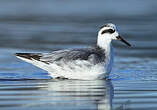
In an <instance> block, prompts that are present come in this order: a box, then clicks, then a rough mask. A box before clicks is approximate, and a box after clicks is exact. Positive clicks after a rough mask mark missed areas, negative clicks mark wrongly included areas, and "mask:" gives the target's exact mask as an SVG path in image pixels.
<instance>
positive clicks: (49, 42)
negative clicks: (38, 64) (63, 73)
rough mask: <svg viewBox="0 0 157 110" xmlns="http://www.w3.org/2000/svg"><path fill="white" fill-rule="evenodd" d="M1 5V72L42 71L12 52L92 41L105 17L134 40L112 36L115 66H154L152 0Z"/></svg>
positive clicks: (8, 1) (12, 0)
mask: <svg viewBox="0 0 157 110" xmlns="http://www.w3.org/2000/svg"><path fill="white" fill-rule="evenodd" d="M0 7H1V9H0V52H1V54H0V73H21V74H22V73H26V72H29V73H38V72H43V71H42V70H39V69H37V68H35V67H33V66H32V65H30V64H27V63H24V62H23V61H20V60H18V59H16V58H15V56H14V55H13V54H14V53H16V52H51V51H53V50H57V49H64V48H79V47H86V46H89V45H95V43H96V38H97V32H98V30H99V27H101V26H102V25H103V24H104V23H108V22H111V23H114V24H116V25H117V27H118V28H119V32H120V34H121V36H123V38H125V39H126V40H127V41H128V42H130V43H131V44H132V47H131V48H129V47H127V46H125V45H124V44H123V43H121V42H119V41H116V42H115V41H114V42H113V45H114V47H115V65H116V66H115V67H114V70H115V71H119V70H122V69H123V70H125V69H126V70H128V69H129V70H132V69H133V68H134V69H138V70H141V69H144V68H145V67H148V68H149V69H150V68H153V67H154V68H153V69H156V62H155V61H156V58H157V51H156V50H157V43H156V41H157V37H156V36H157V31H156V27H157V22H156V20H157V11H156V10H157V1H155V0H149V1H148V0H138V1H137V0H131V1H130V0H125V1H123V0H118V1H114V0H110V1H108V0H92V1H91V0H79V1H77V0H64V1H63V0H0ZM146 63H147V65H150V66H147V65H146ZM114 70H113V71H114ZM29 73H27V74H29ZM3 75H4V74H3Z"/></svg>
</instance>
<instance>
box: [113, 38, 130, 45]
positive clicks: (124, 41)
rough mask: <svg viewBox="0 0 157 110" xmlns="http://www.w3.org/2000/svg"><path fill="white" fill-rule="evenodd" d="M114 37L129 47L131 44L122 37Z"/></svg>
mask: <svg viewBox="0 0 157 110" xmlns="http://www.w3.org/2000/svg"><path fill="white" fill-rule="evenodd" d="M116 38H117V40H120V41H122V42H123V43H125V44H126V45H127V46H129V47H131V44H130V43H128V42H127V41H126V40H124V39H123V38H122V37H120V36H117V37H116Z"/></svg>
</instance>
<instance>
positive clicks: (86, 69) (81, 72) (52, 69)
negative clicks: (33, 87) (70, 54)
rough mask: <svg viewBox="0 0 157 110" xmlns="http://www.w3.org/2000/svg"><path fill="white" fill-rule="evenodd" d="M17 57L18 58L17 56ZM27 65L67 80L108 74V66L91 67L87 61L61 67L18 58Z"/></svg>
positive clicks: (93, 77)
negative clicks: (29, 64)
mask: <svg viewBox="0 0 157 110" xmlns="http://www.w3.org/2000/svg"><path fill="white" fill-rule="evenodd" d="M17 57H18V56H17ZM18 58H19V59H22V60H24V61H26V62H28V63H31V64H33V65H35V66H37V67H39V68H41V69H44V70H46V71H48V73H49V74H50V76H52V77H53V78H56V77H65V78H68V79H83V80H93V79H102V78H105V77H106V76H107V75H108V74H109V73H107V72H108V71H106V70H108V69H107V68H108V66H107V65H106V66H105V64H97V65H91V64H90V62H88V61H81V60H76V61H74V62H68V63H65V62H63V64H61V65H57V64H56V63H53V64H46V63H43V62H40V61H37V60H33V59H32V60H29V59H25V58H22V57H18Z"/></svg>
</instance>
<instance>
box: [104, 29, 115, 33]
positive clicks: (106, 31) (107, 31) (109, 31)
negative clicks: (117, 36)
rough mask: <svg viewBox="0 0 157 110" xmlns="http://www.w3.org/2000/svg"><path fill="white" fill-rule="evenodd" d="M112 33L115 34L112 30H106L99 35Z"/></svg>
mask: <svg viewBox="0 0 157 110" xmlns="http://www.w3.org/2000/svg"><path fill="white" fill-rule="evenodd" d="M114 32H115V30H113V29H107V30H104V31H102V33H101V34H104V33H110V34H112V33H114Z"/></svg>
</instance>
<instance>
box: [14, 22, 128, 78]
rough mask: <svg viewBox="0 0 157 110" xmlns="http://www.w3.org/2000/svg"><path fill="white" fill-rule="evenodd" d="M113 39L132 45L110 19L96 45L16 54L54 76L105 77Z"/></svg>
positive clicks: (100, 33)
mask: <svg viewBox="0 0 157 110" xmlns="http://www.w3.org/2000/svg"><path fill="white" fill-rule="evenodd" d="M112 40H120V41H122V42H124V43H125V44H126V45H128V46H131V45H130V44H129V43H128V42H127V41H125V40H124V39H123V38H122V37H120V35H119V32H118V30H117V27H116V26H115V25H114V24H112V23H107V24H105V25H103V26H102V27H101V28H100V30H99V32H98V37H97V45H96V46H95V47H89V48H81V49H65V50H58V51H53V52H51V53H16V54H15V55H16V56H17V57H18V58H20V59H22V60H24V61H26V62H28V63H31V64H33V65H35V66H37V67H39V68H41V69H44V70H46V71H48V73H49V74H50V75H51V76H52V77H53V78H57V77H64V78H68V79H87V80H92V79H102V78H105V77H107V76H108V75H109V73H110V72H111V69H112V64H113V47H112V43H111V41H112Z"/></svg>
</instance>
